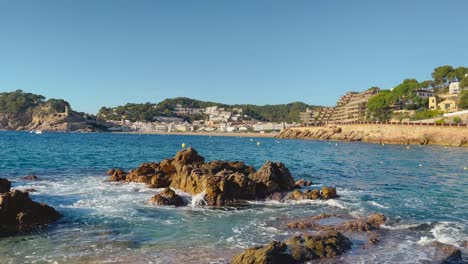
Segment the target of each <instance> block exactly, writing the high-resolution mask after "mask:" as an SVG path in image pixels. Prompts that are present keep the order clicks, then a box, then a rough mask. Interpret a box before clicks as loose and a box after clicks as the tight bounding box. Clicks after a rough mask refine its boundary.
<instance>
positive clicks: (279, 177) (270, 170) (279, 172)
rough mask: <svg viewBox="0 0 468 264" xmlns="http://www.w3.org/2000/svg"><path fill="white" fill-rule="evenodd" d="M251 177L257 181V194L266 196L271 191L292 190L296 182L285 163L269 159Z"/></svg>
mask: <svg viewBox="0 0 468 264" xmlns="http://www.w3.org/2000/svg"><path fill="white" fill-rule="evenodd" d="M249 177H250V179H252V180H253V181H255V182H256V183H257V191H256V193H257V195H258V196H260V197H265V196H267V195H268V194H270V193H274V192H284V191H291V190H292V189H293V188H294V186H295V182H294V179H293V177H292V176H291V173H290V172H289V170H288V169H287V168H286V167H285V166H284V164H283V163H281V162H278V163H275V162H271V161H267V162H266V163H265V164H264V165H263V166H262V167H261V168H260V169H259V170H258V171H257V172H256V173H253V174H251V175H250V176H249Z"/></svg>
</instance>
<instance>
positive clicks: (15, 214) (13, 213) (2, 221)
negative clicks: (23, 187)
mask: <svg viewBox="0 0 468 264" xmlns="http://www.w3.org/2000/svg"><path fill="white" fill-rule="evenodd" d="M0 186H6V187H8V188H2V189H1V190H0V235H8V234H11V233H15V232H18V231H27V230H30V229H32V228H35V227H39V226H42V225H46V224H49V223H52V222H54V221H56V220H57V219H59V218H60V217H61V215H60V214H59V213H58V212H57V211H56V210H55V209H54V208H52V207H50V206H48V205H47V204H44V203H37V202H34V201H32V200H31V198H30V197H29V194H28V193H27V192H22V191H19V190H13V191H10V189H9V186H11V185H5V179H0Z"/></svg>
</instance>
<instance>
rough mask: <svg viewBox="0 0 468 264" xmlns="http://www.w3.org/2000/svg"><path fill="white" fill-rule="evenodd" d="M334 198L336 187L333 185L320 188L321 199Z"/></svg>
mask: <svg viewBox="0 0 468 264" xmlns="http://www.w3.org/2000/svg"><path fill="white" fill-rule="evenodd" d="M332 198H336V188H334V187H323V188H322V199H332Z"/></svg>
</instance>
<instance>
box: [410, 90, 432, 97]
mask: <svg viewBox="0 0 468 264" xmlns="http://www.w3.org/2000/svg"><path fill="white" fill-rule="evenodd" d="M414 93H415V94H416V96H418V97H420V98H429V97H432V96H434V92H432V91H429V90H424V89H417V90H414Z"/></svg>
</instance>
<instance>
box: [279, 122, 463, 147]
mask: <svg viewBox="0 0 468 264" xmlns="http://www.w3.org/2000/svg"><path fill="white" fill-rule="evenodd" d="M277 137H279V138H297V139H313V140H336V141H350V142H369V143H382V144H383V143H386V144H418V145H427V144H431V145H444V146H463V147H467V146H468V127H467V126H460V127H458V126H453V127H449V126H419V125H395V124H393V125H392V124H354V125H338V126H337V125H328V126H325V127H295V128H289V129H286V130H283V131H282V132H281V133H280V134H279V135H278V136H277Z"/></svg>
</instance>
